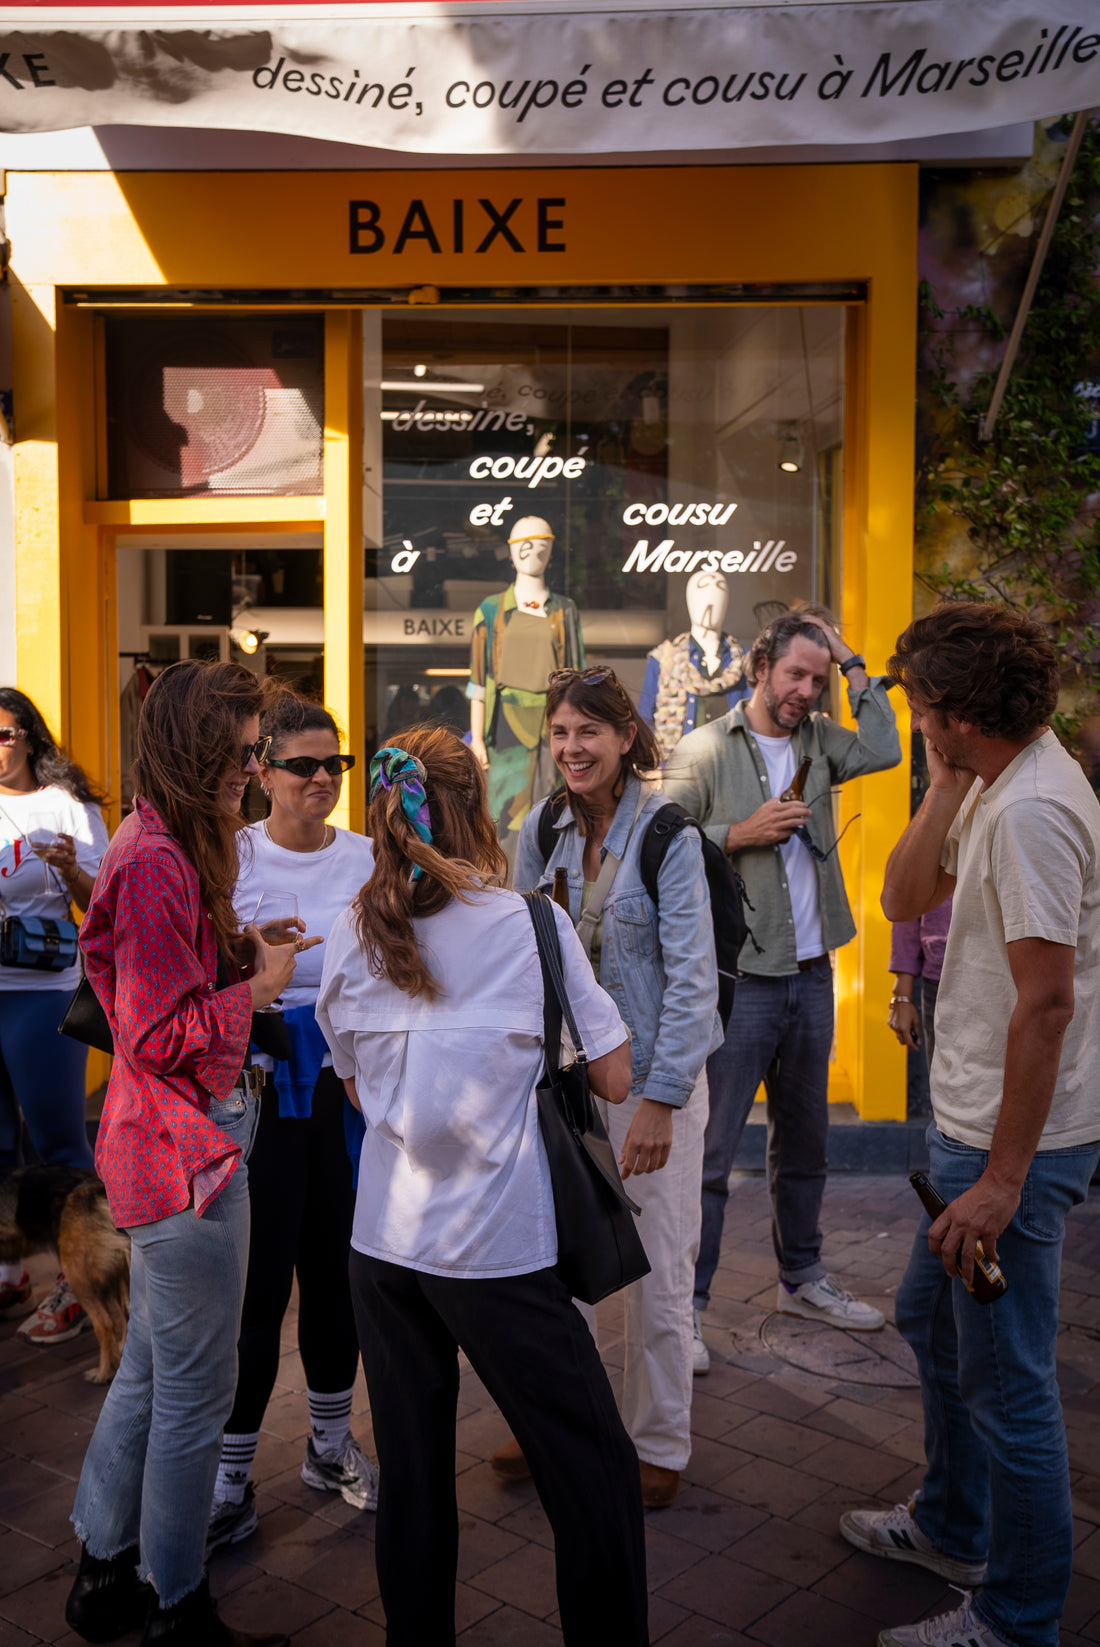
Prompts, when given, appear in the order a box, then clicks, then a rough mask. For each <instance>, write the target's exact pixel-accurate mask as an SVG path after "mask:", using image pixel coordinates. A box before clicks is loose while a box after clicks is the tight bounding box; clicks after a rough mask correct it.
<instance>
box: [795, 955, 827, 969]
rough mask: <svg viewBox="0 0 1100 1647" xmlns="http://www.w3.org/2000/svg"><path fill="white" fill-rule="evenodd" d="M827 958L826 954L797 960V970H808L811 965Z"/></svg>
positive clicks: (815, 964) (819, 963) (818, 963)
mask: <svg viewBox="0 0 1100 1647" xmlns="http://www.w3.org/2000/svg"><path fill="white" fill-rule="evenodd" d="M828 959H829V957H828V956H827V955H814V956H812V957H811V958H810V960H808V961H799V962H798V970H799V972H809V970H810V968H811V967H812V966H820V965H821V963H822V961H827V960H828Z"/></svg>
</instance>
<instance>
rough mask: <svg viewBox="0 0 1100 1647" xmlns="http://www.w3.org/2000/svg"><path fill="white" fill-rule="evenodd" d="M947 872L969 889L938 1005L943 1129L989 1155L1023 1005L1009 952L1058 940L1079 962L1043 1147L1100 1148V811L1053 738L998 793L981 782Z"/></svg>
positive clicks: (954, 834)
mask: <svg viewBox="0 0 1100 1647" xmlns="http://www.w3.org/2000/svg"><path fill="white" fill-rule="evenodd" d="M941 861H942V863H943V867H944V868H945V869H946V870H947V871H948V873H949V874H953V875H955V876H957V883H956V887H955V899H954V903H953V905H952V910H951V927H950V931H949V933H948V938H947V948H946V950H945V952H944V962H943V976H942V978H941V979H940V988H939V995H938V997H937V1000H936V1053H935V1057H934V1059H933V1061H932V1071H931V1087H932V1109H933V1113H934V1114H935V1117H936V1125H937V1126H938V1127H939V1129H940V1131H941V1132H943V1133H946V1134H947V1136H948V1137H950V1138H956V1139H958V1140H959V1142H960V1143H963V1144H972V1145H974V1146H975V1147H976V1148H978V1149H988V1147H989V1144H990V1142H991V1140H992V1137H993V1129H994V1127H995V1126H996V1124H997V1118H998V1116H999V1114H1000V1109H1001V1097H1002V1091H1003V1086H1004V1066H1005V1055H1006V1051H1007V1045H1008V1023H1009V1019H1010V1018H1011V1016H1012V1013H1013V1011H1014V1009H1015V1006H1016V986H1015V984H1014V983H1013V981H1012V972H1011V969H1010V967H1009V964H1008V947H1007V946H1008V945H1009V944H1011V943H1015V942H1016V941H1018V940H1019V939H1021V938H1046V939H1047V940H1049V942H1051V943H1055V944H1067V945H1072V946H1073V948H1074V949H1075V951H1076V954H1075V959H1074V968H1073V993H1074V1011H1073V1019H1072V1021H1071V1023H1070V1025H1069V1028H1068V1029H1067V1031H1066V1036H1065V1041H1064V1043H1063V1047H1062V1056H1061V1059H1060V1061H1059V1065H1058V1078H1057V1082H1056V1085H1055V1088H1054V1101H1053V1103H1052V1104H1051V1107H1050V1114H1049V1116H1048V1118H1047V1123H1046V1126H1045V1127H1044V1128H1043V1133H1042V1136H1041V1138H1040V1140H1039V1148H1040V1149H1041V1150H1052V1149H1068V1148H1070V1147H1072V1146H1074V1145H1077V1144H1090V1143H1094V1142H1096V1141H1097V1140H1100V803H1098V802H1097V799H1096V796H1095V795H1094V794H1093V792H1092V789H1091V788H1090V786H1089V783H1088V780H1087V779H1086V777H1085V775H1084V773H1083V772H1082V771H1081V768H1080V767H1079V766H1078V765H1077V762H1076V761H1075V760H1073V759H1072V757H1071V756H1070V755H1068V754H1067V753H1066V751H1065V750H1064V749H1063V748H1062V747H1061V745H1060V744H1059V742H1058V740H1057V738H1056V737H1055V736H1054V733H1053V732H1044V733H1043V735H1042V737H1040V738H1038V739H1037V740H1036V742H1034V743H1032V744H1029V745H1028V747H1027V748H1026V749H1024V750H1023V751H1022V752H1021V753H1020V754H1019V755H1017V757H1016V759H1015V760H1014V761H1012V762H1011V764H1010V765H1009V766H1007V767H1006V768H1005V770H1004V771H1003V772H1002V773H1001V775H1000V777H999V778H998V779H997V780H996V782H995V783H992V784H990V785H989V787H988V788H987V789H983V788H982V786H981V783H980V782H975V784H974V786H973V788H972V789H971V790H970V792H969V794H968V795H967V797H966V799H965V800H964V801H963V804H962V806H961V807H960V809H959V815H958V817H957V818H956V820H955V823H954V825H953V826H952V829H951V833H950V834H949V836H948V838H947V841H946V843H945V846H944V851H943V855H942V859H941Z"/></svg>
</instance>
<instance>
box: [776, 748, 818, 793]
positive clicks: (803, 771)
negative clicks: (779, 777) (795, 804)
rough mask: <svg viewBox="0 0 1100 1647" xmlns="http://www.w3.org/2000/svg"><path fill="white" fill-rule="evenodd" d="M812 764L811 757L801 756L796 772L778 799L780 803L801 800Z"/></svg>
mask: <svg viewBox="0 0 1100 1647" xmlns="http://www.w3.org/2000/svg"><path fill="white" fill-rule="evenodd" d="M813 764H814V763H813V757H812V756H810V755H804V756H803V758H802V759H801V760H800V761H799V763H798V771H797V772H796V773H795V775H794V777H793V778H792V779H791V781H790V783H789V784H788V785H787V787H786V789H785V790H784V791H783V793H782V795H780V797H779V799H780V800H781V801H800V800H801V799H802V791H803V790H804V789H805V787H806V779H807V778H808V777H809V775H810V768H811V766H812V765H813Z"/></svg>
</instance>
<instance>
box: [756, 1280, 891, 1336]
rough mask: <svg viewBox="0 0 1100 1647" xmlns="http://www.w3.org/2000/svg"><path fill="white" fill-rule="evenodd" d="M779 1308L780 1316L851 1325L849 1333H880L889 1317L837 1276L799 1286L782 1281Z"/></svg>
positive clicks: (803, 1283) (776, 1301)
mask: <svg viewBox="0 0 1100 1647" xmlns="http://www.w3.org/2000/svg"><path fill="white" fill-rule="evenodd" d="M775 1307H776V1309H777V1310H778V1311H779V1313H780V1315H800V1316H802V1318H803V1319H804V1320H806V1321H827V1322H828V1323H829V1325H830V1326H831V1327H847V1329H848V1331H849V1332H878V1330H879V1328H880V1327H884V1326H885V1325H886V1317H885V1316H884V1315H883V1313H882V1311H881V1310H876V1309H875V1307H874V1305H873V1304H864V1303H863V1302H862V1301H861V1300H860V1299H858V1298H853V1297H852V1295H851V1293H850V1292H849V1291H848V1289H847V1287H842V1286H841V1284H840V1282H839V1281H838V1280H837V1279H836V1277H835V1275H822V1276H819V1277H818V1279H817V1280H816V1281H803V1282H802V1283H801V1285H799V1286H797V1287H792V1286H789V1285H788V1283H787V1282H786V1281H780V1283H779V1291H778V1293H777V1294H776V1300H775Z"/></svg>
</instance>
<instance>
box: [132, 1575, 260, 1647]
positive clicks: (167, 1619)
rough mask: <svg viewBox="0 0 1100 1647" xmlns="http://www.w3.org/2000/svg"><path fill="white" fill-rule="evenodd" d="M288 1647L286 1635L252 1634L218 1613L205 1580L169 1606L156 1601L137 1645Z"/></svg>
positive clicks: (156, 1646) (146, 1646)
mask: <svg viewBox="0 0 1100 1647" xmlns="http://www.w3.org/2000/svg"><path fill="white" fill-rule="evenodd" d="M169 1644H170V1647H290V1637H289V1636H255V1635H250V1634H249V1633H248V1632H247V1631H246V1630H234V1629H232V1628H231V1627H230V1626H229V1625H228V1624H226V1623H225V1622H224V1620H222V1619H220V1618H219V1617H218V1609H217V1607H215V1605H214V1602H213V1601H212V1600H211V1596H210V1583H209V1580H208V1579H206V1578H204V1579H203V1581H202V1583H201V1584H200V1585H199V1587H198V1589H197V1590H192V1591H191V1593H190V1595H186V1596H184V1598H183V1600H182V1601H177V1602H175V1603H173V1605H172V1606H171V1607H162V1606H161V1605H160V1603H159V1602H157V1603H156V1604H155V1605H154V1607H153V1609H152V1611H151V1612H150V1614H149V1617H148V1618H147V1619H146V1621H145V1634H144V1635H143V1636H142V1638H141V1647H169Z"/></svg>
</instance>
